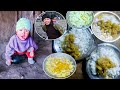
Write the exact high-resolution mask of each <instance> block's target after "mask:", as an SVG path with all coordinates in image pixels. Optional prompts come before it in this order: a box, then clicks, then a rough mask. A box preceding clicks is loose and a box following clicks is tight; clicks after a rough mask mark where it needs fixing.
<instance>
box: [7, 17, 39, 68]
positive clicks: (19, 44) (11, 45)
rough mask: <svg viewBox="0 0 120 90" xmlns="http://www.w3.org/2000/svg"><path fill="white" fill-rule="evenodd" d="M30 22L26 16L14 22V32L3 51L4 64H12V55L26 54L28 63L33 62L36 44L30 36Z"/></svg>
mask: <svg viewBox="0 0 120 90" xmlns="http://www.w3.org/2000/svg"><path fill="white" fill-rule="evenodd" d="M30 30H31V23H30V21H29V20H28V19H27V18H20V19H19V20H18V22H17V24H16V34H15V35H13V36H12V37H11V38H10V40H9V42H8V44H7V46H6V52H5V59H6V64H7V65H8V66H9V65H11V64H12V62H13V60H12V57H14V56H15V55H24V54H26V55H27V58H28V63H30V64H34V62H35V61H34V60H33V58H34V52H35V51H36V50H37V49H38V46H37V45H36V44H35V42H34V41H33V39H32V37H31V36H30Z"/></svg>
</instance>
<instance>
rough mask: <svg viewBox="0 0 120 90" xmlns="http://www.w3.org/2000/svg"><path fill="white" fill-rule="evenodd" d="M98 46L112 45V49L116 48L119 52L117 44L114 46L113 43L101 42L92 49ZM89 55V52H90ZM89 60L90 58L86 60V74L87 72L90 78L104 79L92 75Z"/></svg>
mask: <svg viewBox="0 0 120 90" xmlns="http://www.w3.org/2000/svg"><path fill="white" fill-rule="evenodd" d="M100 46H109V47H112V48H113V49H116V50H117V51H118V52H120V49H119V48H118V47H117V46H115V45H113V44H110V43H101V44H98V46H97V47H96V48H95V49H94V50H96V49H97V48H98V47H100ZM94 50H93V51H92V52H94ZM90 55H91V54H90ZM90 61H91V60H87V61H86V72H87V74H88V76H89V78H90V79H105V78H99V77H97V76H94V75H93V74H92V72H91V70H90V65H89V64H90Z"/></svg>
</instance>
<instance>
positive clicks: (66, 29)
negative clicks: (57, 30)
mask: <svg viewBox="0 0 120 90" xmlns="http://www.w3.org/2000/svg"><path fill="white" fill-rule="evenodd" d="M46 12H55V13H57V14H59V15H61V17H62V18H63V20H66V19H65V17H64V16H63V15H62V14H61V13H59V12H57V11H45V12H42V13H41V14H40V15H44V14H45V13H46ZM40 15H39V16H38V17H36V18H35V22H36V20H37V19H38V18H40V17H41V16H40ZM66 25H67V23H66ZM66 31H67V28H66V29H65V31H64V33H65V32H66ZM35 32H36V33H37V35H38V36H39V37H41V38H42V39H44V38H43V37H42V36H41V35H40V34H39V33H38V31H37V30H36V27H35ZM64 33H63V34H64ZM60 37H62V35H61V36H60ZM60 37H58V38H60ZM58 38H56V39H58ZM44 40H55V39H44Z"/></svg>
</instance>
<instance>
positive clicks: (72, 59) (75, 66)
mask: <svg viewBox="0 0 120 90" xmlns="http://www.w3.org/2000/svg"><path fill="white" fill-rule="evenodd" d="M54 54H64V55H67V56H68V57H70V58H71V61H72V62H73V63H74V64H75V65H74V70H73V71H72V73H71V74H70V75H68V76H67V77H63V78H59V77H56V78H55V77H54V76H52V75H50V74H48V73H47V71H46V70H45V62H46V61H47V59H48V58H49V57H50V56H51V55H54ZM76 68H77V64H76V62H75V59H74V58H73V57H72V56H70V55H69V54H66V53H52V54H50V55H48V56H47V57H46V58H45V59H44V61H43V71H44V72H45V74H46V75H47V76H49V77H50V78H54V79H66V78H69V77H70V76H72V75H73V74H74V73H75V71H76Z"/></svg>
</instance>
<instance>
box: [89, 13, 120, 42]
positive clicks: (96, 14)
mask: <svg viewBox="0 0 120 90" xmlns="http://www.w3.org/2000/svg"><path fill="white" fill-rule="evenodd" d="M101 13H109V14H112V15H114V16H115V17H117V18H118V19H119V22H120V17H119V16H118V15H117V14H116V13H114V12H111V11H98V12H97V13H95V14H94V18H95V17H96V16H98V15H99V14H101ZM93 21H94V19H93ZM93 23H94V22H92V24H91V30H92V33H93V34H94V35H95V36H96V37H97V38H98V39H99V40H101V41H103V42H106V43H112V42H115V41H117V40H118V39H120V35H119V36H118V38H116V39H114V40H111V41H106V40H102V39H101V38H100V37H99V36H97V35H96V34H95V32H94V31H93Z"/></svg>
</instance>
